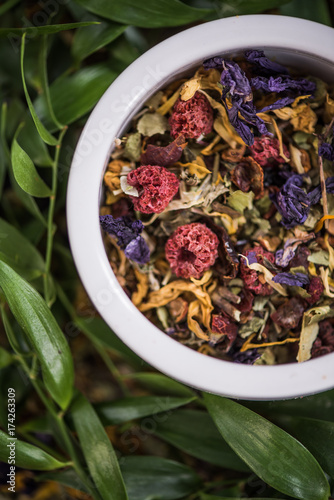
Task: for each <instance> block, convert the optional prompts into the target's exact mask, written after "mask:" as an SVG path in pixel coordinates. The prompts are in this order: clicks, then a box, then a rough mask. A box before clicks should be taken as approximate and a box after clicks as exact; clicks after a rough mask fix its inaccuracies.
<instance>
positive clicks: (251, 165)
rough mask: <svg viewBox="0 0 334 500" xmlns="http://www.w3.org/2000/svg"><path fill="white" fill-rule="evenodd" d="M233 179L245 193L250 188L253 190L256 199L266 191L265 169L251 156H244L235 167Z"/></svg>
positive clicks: (232, 174)
mask: <svg viewBox="0 0 334 500" xmlns="http://www.w3.org/2000/svg"><path fill="white" fill-rule="evenodd" d="M231 181H232V182H233V183H234V184H235V185H236V186H238V188H239V189H241V191H243V192H244V193H247V192H248V191H249V190H251V191H253V193H254V194H255V199H256V200H258V199H259V198H262V196H263V192H264V188H263V170H262V168H261V167H260V165H259V164H258V163H257V162H256V161H255V160H253V158H252V157H251V156H247V157H245V158H242V160H241V161H240V162H239V163H238V165H237V166H236V167H235V168H234V169H233V171H232V173H231Z"/></svg>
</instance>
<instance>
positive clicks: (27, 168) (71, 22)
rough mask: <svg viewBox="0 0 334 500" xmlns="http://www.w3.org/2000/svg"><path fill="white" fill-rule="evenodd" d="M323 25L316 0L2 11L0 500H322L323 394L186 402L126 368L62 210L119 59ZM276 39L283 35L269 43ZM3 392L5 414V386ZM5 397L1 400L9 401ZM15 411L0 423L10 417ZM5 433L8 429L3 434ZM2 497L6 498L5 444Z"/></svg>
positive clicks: (150, 374)
mask: <svg viewBox="0 0 334 500" xmlns="http://www.w3.org/2000/svg"><path fill="white" fill-rule="evenodd" d="M255 13H264V14H267V13H269V14H277V15H280V14H285V15H289V16H297V17H304V18H307V19H311V20H314V21H318V22H320V23H323V24H327V25H329V26H332V25H333V15H334V5H333V2H332V1H328V2H327V1H326V0H317V2H316V3H315V2H314V1H311V0H292V1H287V0H285V1H282V0H184V1H183V2H181V1H180V0H145V1H144V2H138V1H137V0H95V1H94V0H61V1H60V0H45V1H44V0H40V1H38V2H34V1H30V0H25V1H19V0H7V1H5V2H2V4H1V5H0V67H1V71H0V101H1V116H0V196H1V200H0V287H1V289H0V310H1V317H2V325H1V341H0V388H1V399H0V401H1V405H0V425H1V429H0V497H1V498H7V497H8V498H19V499H26V498H31V499H34V498H35V499H40V500H41V499H44V498H45V499H51V498H57V499H63V500H65V499H67V498H78V499H91V498H93V499H94V500H126V499H129V500H158V499H159V500H177V499H180V500H181V499H184V500H219V499H223V498H225V499H228V498H230V499H231V498H257V499H265V498H276V499H289V498H299V499H302V500H326V499H329V498H330V495H331V491H332V495H333V487H334V390H332V391H328V392H326V393H323V394H319V395H315V396H312V397H306V398H303V399H297V400H292V401H283V402H262V403H254V402H241V403H240V402H235V401H232V400H229V399H225V398H221V397H217V396H212V395H209V394H200V393H198V392H195V391H193V390H192V389H190V388H188V387H185V386H183V385H181V384H179V383H177V382H175V381H173V380H171V379H168V378H167V377H165V376H164V375H162V374H160V373H157V372H156V371H155V370H154V369H153V368H151V367H150V366H149V365H147V364H146V363H145V362H144V361H142V360H141V359H139V358H138V357H137V356H136V355H135V354H134V353H133V352H131V351H130V350H129V349H128V348H127V347H126V346H125V345H124V344H123V343H122V342H121V341H120V340H119V339H118V338H117V337H116V336H115V335H114V333H113V332H111V331H110V329H109V328H108V327H107V325H106V324H105V323H104V322H103V320H102V319H101V318H100V317H99V316H98V315H97V313H96V312H95V311H94V308H93V307H92V305H91V304H90V303H89V300H88V298H87V296H86V295H85V293H84V291H83V289H82V287H81V285H80V282H79V279H78V276H77V274H76V271H75V266H74V263H73V260H72V256H71V253H70V250H69V246H68V240H67V233H66V216H65V197H66V185H67V178H68V174H69V169H70V164H71V158H72V154H73V152H74V149H75V145H76V142H77V140H78V137H79V135H80V132H81V130H82V127H83V126H84V124H85V121H86V119H87V116H88V114H89V112H90V110H91V109H92V108H93V107H94V105H95V104H96V102H97V101H98V100H99V98H100V97H101V96H102V94H103V93H104V91H105V90H106V89H107V88H108V86H109V85H110V84H111V83H112V81H113V80H114V79H115V78H116V77H117V75H118V74H119V73H120V72H121V71H122V70H124V69H125V68H126V67H127V66H128V65H129V64H130V63H131V62H132V61H134V60H135V59H136V58H137V57H138V56H139V55H140V54H142V53H143V52H145V51H146V50H148V49H149V48H150V47H152V46H153V45H155V44H156V43H158V42H160V41H162V40H164V39H165V38H167V37H168V36H170V35H172V34H174V33H176V32H178V31H179V30H183V29H185V28H187V27H190V26H193V25H195V24H197V23H202V22H205V21H208V20H212V19H217V18H220V17H228V16H234V15H241V14H255ZM282 36H284V34H282ZM9 388H13V389H14V390H15V410H14V407H13V405H12V406H10V405H9V406H8V409H9V411H7V403H8V397H11V396H10V395H9V396H8V389H9ZM10 394H12V392H10ZM14 411H15V413H14ZM9 424H11V425H9ZM8 432H13V433H14V435H15V437H16V438H17V440H16V441H15V465H16V487H15V493H13V492H8V486H9V485H8V484H7V480H8V477H7V476H6V474H7V473H8V471H9V469H8V465H7V463H8V457H9V448H8V443H9V442H11V441H10V439H9V438H10V436H9V434H8Z"/></svg>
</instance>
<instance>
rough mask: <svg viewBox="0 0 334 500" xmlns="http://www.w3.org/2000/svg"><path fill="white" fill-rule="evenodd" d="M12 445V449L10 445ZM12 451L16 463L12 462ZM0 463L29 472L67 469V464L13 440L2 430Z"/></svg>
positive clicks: (0, 431)
mask: <svg viewBox="0 0 334 500" xmlns="http://www.w3.org/2000/svg"><path fill="white" fill-rule="evenodd" d="M11 443H14V444H12V445H11V446H10V447H9V446H8V445H10V444H11ZM10 450H13V453H12V456H13V457H14V462H10V457H11V455H10ZM0 461H1V462H5V463H9V465H10V464H11V463H13V464H15V466H16V467H21V468H23V469H27V470H53V469H59V468H61V467H66V465H67V463H66V462H60V461H59V460H57V459H56V458H54V457H52V456H51V455H49V454H48V453H46V452H45V451H43V450H41V449H40V448H37V446H33V445H32V444H30V443H26V442H25V441H20V440H19V439H15V440H13V439H12V438H11V437H10V436H8V434H5V433H4V432H3V431H2V430H0Z"/></svg>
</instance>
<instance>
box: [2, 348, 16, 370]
mask: <svg viewBox="0 0 334 500" xmlns="http://www.w3.org/2000/svg"><path fill="white" fill-rule="evenodd" d="M13 361H14V358H13V355H12V354H11V353H10V352H8V351H6V349H4V348H3V347H0V369H2V368H6V366H9V365H10V364H11V363H12V362H13Z"/></svg>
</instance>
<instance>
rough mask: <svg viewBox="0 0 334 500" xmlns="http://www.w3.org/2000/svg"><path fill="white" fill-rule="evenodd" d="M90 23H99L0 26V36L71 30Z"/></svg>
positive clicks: (33, 34)
mask: <svg viewBox="0 0 334 500" xmlns="http://www.w3.org/2000/svg"><path fill="white" fill-rule="evenodd" d="M91 24H99V23H97V22H83V23H68V24H50V25H47V26H31V27H26V28H0V36H8V35H19V36H23V35H24V34H27V35H29V36H30V37H31V36H35V35H46V34H49V35H50V34H52V33H59V32H60V31H66V30H73V29H75V28H81V27H83V26H90V25H91Z"/></svg>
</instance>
